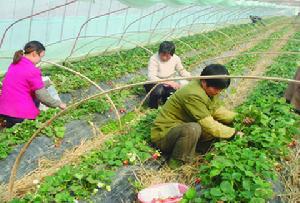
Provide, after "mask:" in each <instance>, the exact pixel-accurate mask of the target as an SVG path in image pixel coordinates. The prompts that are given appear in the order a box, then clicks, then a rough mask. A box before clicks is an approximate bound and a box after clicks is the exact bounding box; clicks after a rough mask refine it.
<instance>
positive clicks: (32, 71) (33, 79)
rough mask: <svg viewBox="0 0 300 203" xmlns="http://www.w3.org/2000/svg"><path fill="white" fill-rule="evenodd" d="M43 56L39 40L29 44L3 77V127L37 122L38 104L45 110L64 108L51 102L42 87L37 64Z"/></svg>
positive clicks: (0, 110)
mask: <svg viewBox="0 0 300 203" xmlns="http://www.w3.org/2000/svg"><path fill="white" fill-rule="evenodd" d="M44 55H45V47H44V45H43V44H42V43H40V42H38V41H31V42H28V43H27V44H26V45H25V47H24V50H19V51H17V52H16V53H15V55H14V57H13V62H12V63H11V65H10V66H9V68H8V71H7V72H6V74H5V77H4V80H3V83H2V90H1V95H0V120H1V126H2V127H12V126H13V125H15V124H16V123H21V122H23V121H24V120H25V119H30V120H33V119H36V117H37V116H38V115H39V113H40V111H39V109H38V106H39V102H41V103H43V104H45V105H46V106H48V107H53V108H55V107H59V108H61V109H65V108H66V105H65V104H64V103H62V102H60V101H58V100H55V99H53V98H52V97H51V96H50V94H49V93H48V91H47V89H46V88H45V84H44V82H43V80H42V73H41V70H40V69H39V68H38V67H36V65H37V64H38V63H39V62H40V61H41V59H42V58H43V57H44Z"/></svg>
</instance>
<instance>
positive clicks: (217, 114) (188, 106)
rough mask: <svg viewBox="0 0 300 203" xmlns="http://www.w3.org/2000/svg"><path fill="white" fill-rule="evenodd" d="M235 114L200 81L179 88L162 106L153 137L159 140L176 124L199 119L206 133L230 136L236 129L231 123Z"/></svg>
mask: <svg viewBox="0 0 300 203" xmlns="http://www.w3.org/2000/svg"><path fill="white" fill-rule="evenodd" d="M235 115H236V114H235V113H234V112H231V111H228V110H226V109H225V108H224V107H222V106H221V104H220V100H219V99H218V97H217V96H214V97H212V98H210V97H209V96H208V95H207V94H206V92H205V91H204V89H203V88H202V86H201V82H200V81H199V80H197V81H196V80H195V81H191V82H190V83H189V84H188V85H186V86H184V87H182V88H181V89H179V90H178V91H176V92H175V93H174V94H173V95H172V96H171V97H170V98H169V99H168V101H167V102H166V104H165V105H164V106H163V107H162V108H161V110H160V112H159V114H158V116H157V118H156V120H155V121H154V123H153V127H152V129H151V139H152V141H153V142H157V141H159V140H161V139H162V138H164V137H165V136H166V135H167V133H168V132H169V131H170V129H172V128H173V127H176V126H178V125H180V124H183V123H187V122H197V123H199V124H200V125H201V127H202V131H203V133H205V134H209V135H212V136H213V137H218V138H230V137H231V136H233V135H234V133H235V129H234V128H231V127H228V126H226V125H224V124H230V123H231V122H232V121H233V119H234V117H235Z"/></svg>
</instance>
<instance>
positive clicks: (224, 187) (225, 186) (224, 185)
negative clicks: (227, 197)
mask: <svg viewBox="0 0 300 203" xmlns="http://www.w3.org/2000/svg"><path fill="white" fill-rule="evenodd" d="M220 188H221V190H222V191H223V192H224V193H233V192H234V190H233V187H232V185H231V184H230V182H229V181H223V182H222V183H221V185H220Z"/></svg>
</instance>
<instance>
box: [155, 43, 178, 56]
mask: <svg viewBox="0 0 300 203" xmlns="http://www.w3.org/2000/svg"><path fill="white" fill-rule="evenodd" d="M158 53H159V54H162V53H164V54H170V55H171V56H173V55H174V53H175V44H174V43H173V42H170V41H164V42H162V43H161V44H160V45H159V50H158Z"/></svg>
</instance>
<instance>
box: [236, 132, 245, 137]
mask: <svg viewBox="0 0 300 203" xmlns="http://www.w3.org/2000/svg"><path fill="white" fill-rule="evenodd" d="M234 135H235V136H238V137H244V133H243V132H241V131H236V132H235V134H234Z"/></svg>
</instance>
